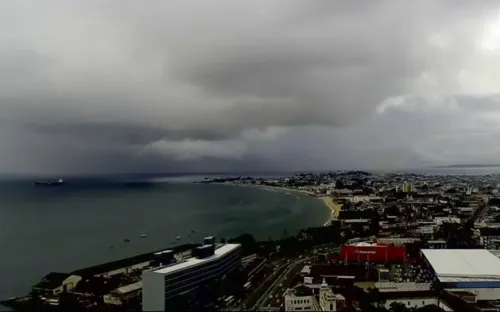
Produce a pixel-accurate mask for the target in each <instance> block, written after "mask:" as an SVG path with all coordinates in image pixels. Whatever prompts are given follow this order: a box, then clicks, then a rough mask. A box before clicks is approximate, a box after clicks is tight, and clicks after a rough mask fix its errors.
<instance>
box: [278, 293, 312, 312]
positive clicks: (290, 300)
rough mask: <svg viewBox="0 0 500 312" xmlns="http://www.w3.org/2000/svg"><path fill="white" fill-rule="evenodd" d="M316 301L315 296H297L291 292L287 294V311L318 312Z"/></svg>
mask: <svg viewBox="0 0 500 312" xmlns="http://www.w3.org/2000/svg"><path fill="white" fill-rule="evenodd" d="M290 290H291V289H290ZM315 301H316V300H315V299H314V296H295V294H293V293H292V292H289V293H287V294H285V311H317V309H316V307H317V304H316V302H315Z"/></svg>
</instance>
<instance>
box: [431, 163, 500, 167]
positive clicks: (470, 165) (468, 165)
mask: <svg viewBox="0 0 500 312" xmlns="http://www.w3.org/2000/svg"><path fill="white" fill-rule="evenodd" d="M498 167H500V164H459V165H448V166H436V167H435V168H498Z"/></svg>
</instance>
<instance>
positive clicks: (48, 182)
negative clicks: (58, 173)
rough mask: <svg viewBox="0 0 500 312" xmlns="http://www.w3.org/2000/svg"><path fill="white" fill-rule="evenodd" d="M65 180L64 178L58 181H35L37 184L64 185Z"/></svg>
mask: <svg viewBox="0 0 500 312" xmlns="http://www.w3.org/2000/svg"><path fill="white" fill-rule="evenodd" d="M64 184H65V182H64V180H63V179H59V180H57V181H35V186H62V185H64Z"/></svg>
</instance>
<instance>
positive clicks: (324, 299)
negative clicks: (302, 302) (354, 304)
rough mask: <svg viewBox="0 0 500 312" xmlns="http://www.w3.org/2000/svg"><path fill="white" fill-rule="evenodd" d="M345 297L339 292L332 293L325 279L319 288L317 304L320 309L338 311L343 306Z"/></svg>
mask: <svg viewBox="0 0 500 312" xmlns="http://www.w3.org/2000/svg"><path fill="white" fill-rule="evenodd" d="M344 304H345V298H344V296H342V295H340V294H334V293H333V292H332V290H331V288H330V286H328V284H327V283H326V281H325V279H323V282H322V283H321V286H320V289H319V305H320V307H321V311H338V310H340V309H341V308H343V307H344Z"/></svg>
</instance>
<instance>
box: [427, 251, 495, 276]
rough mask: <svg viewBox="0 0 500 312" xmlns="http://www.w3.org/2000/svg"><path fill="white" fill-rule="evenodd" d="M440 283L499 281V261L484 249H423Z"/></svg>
mask: <svg viewBox="0 0 500 312" xmlns="http://www.w3.org/2000/svg"><path fill="white" fill-rule="evenodd" d="M422 253H423V254H424V255H425V257H426V258H427V260H428V261H429V263H430V265H431V266H432V267H433V269H434V271H435V272H436V276H437V277H438V278H439V280H440V281H441V282H459V281H491V280H500V259H499V258H498V257H496V256H495V255H493V254H492V253H491V252H489V251H488V250H485V249H423V250H422Z"/></svg>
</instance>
